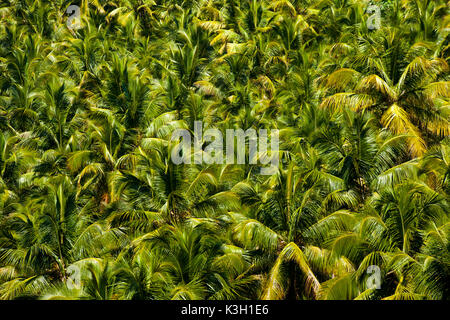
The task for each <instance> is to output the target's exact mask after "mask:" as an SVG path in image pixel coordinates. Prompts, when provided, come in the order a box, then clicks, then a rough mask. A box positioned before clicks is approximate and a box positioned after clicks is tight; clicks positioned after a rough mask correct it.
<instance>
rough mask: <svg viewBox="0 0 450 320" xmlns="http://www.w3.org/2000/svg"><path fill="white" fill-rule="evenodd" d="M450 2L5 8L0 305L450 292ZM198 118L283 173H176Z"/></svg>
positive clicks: (65, 0)
mask: <svg viewBox="0 0 450 320" xmlns="http://www.w3.org/2000/svg"><path fill="white" fill-rule="evenodd" d="M70 5H78V6H79V7H80V9H81V11H80V12H81V21H80V24H81V28H78V29H76V28H69V27H68V26H67V24H66V22H67V19H68V17H69V14H67V13H66V10H67V8H68V7H69V6H70ZM369 5H377V6H378V7H379V8H380V12H381V21H380V25H379V28H378V29H377V28H375V29H374V28H368V25H367V21H368V19H369V17H370V15H371V13H369V12H367V10H366V9H367V7H368V6H369ZM448 10H449V9H448V3H447V1H445V0H419V1H417V0H414V1H413V0H385V1H381V0H380V1H376V0H373V1H356V0H348V1H345V0H308V1H298V0H291V1H289V0H277V1H271V0H270V1H269V0H246V1H241V0H198V1H188V0H185V1H183V0H118V1H102V0H81V1H69V0H52V1H50V0H39V1H34V0H3V1H2V3H1V5H0V18H1V24H0V299H23V298H28V299H29V298H32V299H449V298H450V291H449V289H450V288H449V283H450V253H449V252H450V251H449V249H450V224H449V222H450V220H449V216H448V213H449V203H448V194H449V192H450V140H449V137H448V136H449V132H450V129H449V128H450V126H449V121H450V120H449V116H450V109H449V106H450V105H449V102H450V90H449V88H450V82H449V51H450V49H449V48H450V47H449V30H450V29H449V28H450V15H449V14H448V13H449V12H448ZM195 121H203V123H204V124H205V126H206V127H207V128H217V129H220V130H222V131H223V132H225V130H226V129H229V128H242V129H244V130H246V129H248V128H254V129H261V128H264V129H269V130H270V129H278V130H279V132H280V137H279V139H280V151H279V154H278V155H279V157H280V164H279V167H278V169H277V170H276V172H274V173H273V175H269V176H267V175H261V174H260V173H259V170H258V168H257V167H255V165H252V164H242V165H238V164H223V165H219V164H207V163H203V164H192V165H176V164H174V163H173V161H171V152H172V150H173V148H174V143H173V141H171V135H172V133H173V132H174V131H175V130H176V129H180V128H184V129H188V130H191V131H192V130H193V129H194V122H195ZM370 266H377V267H378V268H379V269H380V270H381V274H380V276H381V279H380V286H379V288H374V287H371V286H370V285H369V284H370V281H368V278H369V276H370V273H369V272H368V270H369V269H370V268H369V267H370Z"/></svg>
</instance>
